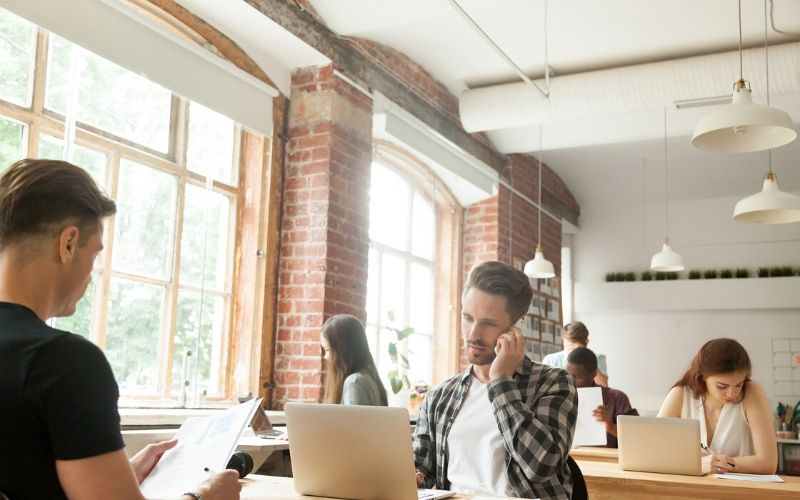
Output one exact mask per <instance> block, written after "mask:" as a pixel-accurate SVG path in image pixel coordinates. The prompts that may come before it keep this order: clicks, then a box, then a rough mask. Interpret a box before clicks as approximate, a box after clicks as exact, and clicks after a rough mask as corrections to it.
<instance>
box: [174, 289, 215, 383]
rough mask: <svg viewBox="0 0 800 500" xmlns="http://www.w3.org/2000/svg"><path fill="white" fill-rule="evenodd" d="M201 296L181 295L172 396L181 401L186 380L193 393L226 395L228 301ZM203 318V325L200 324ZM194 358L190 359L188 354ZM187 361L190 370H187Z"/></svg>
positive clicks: (182, 292)
mask: <svg viewBox="0 0 800 500" xmlns="http://www.w3.org/2000/svg"><path fill="white" fill-rule="evenodd" d="M200 297H201V296H200V293H198V292H191V291H187V290H181V291H180V293H179V294H178V317H177V323H176V325H175V348H174V354H173V355H172V394H173V396H175V397H180V390H181V386H182V382H183V380H184V369H185V370H186V371H185V373H186V377H187V378H188V380H189V381H190V384H189V386H188V390H189V391H190V392H191V393H194V392H195V391H197V392H196V393H199V392H202V391H204V390H205V391H207V394H208V395H209V396H220V395H222V388H223V385H222V382H223V375H224V374H223V373H222V372H223V369H224V364H223V356H222V353H223V347H224V346H223V338H224V325H225V300H224V299H223V298H222V297H218V296H209V295H206V296H204V297H203V300H202V307H201V302H200ZM200 318H202V325H201V324H199V323H200V322H201V321H200ZM187 351H191V352H192V355H191V356H190V357H188V358H187V357H186V352H187ZM184 360H186V366H185V367H184Z"/></svg>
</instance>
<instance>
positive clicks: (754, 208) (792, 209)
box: [733, 174, 800, 224]
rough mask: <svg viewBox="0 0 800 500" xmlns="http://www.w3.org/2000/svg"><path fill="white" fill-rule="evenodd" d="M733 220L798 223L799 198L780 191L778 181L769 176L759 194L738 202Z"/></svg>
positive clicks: (773, 176)
mask: <svg viewBox="0 0 800 500" xmlns="http://www.w3.org/2000/svg"><path fill="white" fill-rule="evenodd" d="M733 218H734V219H735V220H736V221H737V222H751V223H761V224H786V223H789V222H800V197H798V196H795V195H793V194H790V193H784V192H783V191H781V190H780V189H779V188H778V179H777V178H776V177H775V175H774V174H769V175H768V176H767V178H766V179H764V187H763V188H762V189H761V192H760V193H756V194H754V195H752V196H748V197H747V198H745V199H743V200H739V202H738V203H737V204H736V208H734V210H733Z"/></svg>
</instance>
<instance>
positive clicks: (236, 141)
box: [0, 25, 272, 407]
mask: <svg viewBox="0 0 800 500" xmlns="http://www.w3.org/2000/svg"><path fill="white" fill-rule="evenodd" d="M34 30H35V45H34V48H33V53H34V54H35V55H34V56H33V58H32V62H33V64H32V68H30V72H31V73H32V78H31V79H30V80H29V86H30V87H31V89H30V90H29V99H28V103H29V106H28V107H23V106H20V105H18V104H14V103H12V102H9V101H5V100H3V99H0V115H2V116H3V117H4V118H7V119H9V120H13V121H16V122H20V123H22V124H23V126H24V132H23V137H22V146H21V147H22V149H23V151H22V155H23V157H24V156H26V154H25V152H26V151H27V157H31V158H36V157H38V155H39V142H40V138H41V137H42V135H43V134H46V135H50V136H52V137H55V138H57V139H60V140H63V137H64V130H65V127H66V124H65V121H64V117H63V116H61V115H59V114H58V113H55V112H52V111H50V110H47V109H45V107H44V101H45V89H46V85H47V82H46V77H47V69H48V67H47V57H48V49H49V46H50V43H49V33H48V32H46V31H45V30H44V29H43V28H41V27H38V26H36V25H34ZM188 110H189V101H187V100H185V99H183V98H180V97H178V96H176V95H175V94H174V93H171V99H170V127H169V142H168V143H169V148H168V152H167V153H161V152H158V151H155V150H152V149H150V148H148V147H146V146H144V145H139V144H135V143H133V142H132V141H130V140H127V139H124V138H121V137H118V136H115V135H114V134H112V133H110V132H107V131H103V130H98V129H97V128H95V127H92V126H89V125H86V124H84V123H81V122H77V123H76V130H75V140H74V144H76V145H80V146H82V147H86V148H88V149H90V150H92V151H97V152H99V153H101V154H103V155H105V169H106V170H105V186H104V187H105V188H106V190H107V192H108V193H109V196H110V197H111V198H113V199H116V197H117V193H118V190H119V174H120V165H121V162H122V160H123V159H126V160H130V161H133V162H136V163H140V164H143V165H146V166H147V167H150V168H154V169H157V170H159V171H162V172H166V173H168V174H171V175H174V176H176V178H177V192H176V197H177V201H176V207H175V222H174V228H173V235H172V236H173V241H172V244H173V252H172V259H171V262H170V267H171V269H170V273H169V276H168V278H167V279H155V278H148V277H144V276H140V275H136V274H131V273H126V272H122V271H115V270H114V269H113V268H112V266H111V261H112V257H113V246H114V243H115V241H114V233H115V221H116V219H115V218H114V217H112V218H109V219H108V220H107V221H106V224H105V228H104V234H103V243H104V246H105V250H104V251H103V252H102V254H101V255H100V256H99V258H98V260H97V263H96V264H95V268H94V270H93V284H92V285H91V286H94V287H95V289H94V296H93V300H92V312H91V322H92V328H91V332H90V335H91V337H90V338H91V340H92V341H94V342H96V343H97V344H98V345H99V346H100V347H101V348H103V347H104V344H105V340H106V338H107V320H108V318H109V311H108V309H109V301H110V298H109V292H110V285H111V280H112V278H117V279H123V280H126V281H132V282H135V283H141V284H152V285H155V286H158V287H159V288H161V289H162V291H163V297H164V298H163V302H162V311H161V318H162V319H161V328H160V331H159V332H158V338H159V343H158V346H156V356H157V363H158V375H157V380H156V387H155V392H153V393H149V392H148V393H146V394H144V393H138V394H137V393H126V394H122V395H121V398H120V406H121V407H123V406H124V407H139V406H157V407H180V406H181V404H180V403H181V397H180V395H172V394H171V385H172V384H171V377H172V370H171V364H172V358H173V354H174V339H175V335H176V330H177V308H178V297H179V293H180V292H181V291H192V292H200V293H201V297H203V298H204V299H205V297H208V296H213V297H222V300H223V304H224V312H225V317H224V319H223V325H224V329H223V333H222V343H221V346H220V351H219V366H220V372H219V374H218V378H219V380H220V389H221V394H220V395H219V396H206V397H204V398H203V399H202V402H201V403H200V404H199V405H196V406H203V407H214V406H226V405H228V404H230V403H232V402H236V399H237V397H238V396H242V395H244V394H241V392H242V390H249V393H251V394H252V393H257V392H258V388H257V387H256V386H255V385H254V384H253V383H252V381H254V380H255V381H257V380H258V379H259V377H260V374H259V368H260V367H259V365H258V364H257V363H254V362H251V363H249V364H248V366H247V371H248V374H247V379H248V383H247V384H246V389H242V388H241V387H238V386H237V384H236V382H235V381H234V373H233V372H234V366H233V364H234V360H238V359H242V358H245V359H246V358H250V359H251V360H254V359H257V358H258V357H260V356H261V354H260V351H259V343H260V340H261V338H262V328H268V327H269V325H266V324H264V323H262V322H258V321H256V322H254V324H253V330H254V331H251V332H247V333H246V334H244V333H242V332H239V331H237V328H236V327H237V324H236V321H235V319H236V318H235V316H236V313H237V309H238V308H241V307H245V308H248V307H249V308H252V307H253V304H252V301H251V300H244V299H243V298H242V295H243V294H253V295H254V296H255V305H256V308H257V305H258V304H260V303H263V302H264V300H265V298H266V297H265V295H266V294H267V292H268V290H267V289H266V287H264V286H263V282H264V279H263V277H262V276H260V274H262V273H263V272H264V271H265V266H261V265H258V266H256V267H257V268H256V269H249V268H248V269H247V270H245V269H242V266H239V265H237V258H238V257H237V256H238V255H239V254H240V253H241V252H242V251H243V249H242V248H241V242H242V237H241V234H242V233H243V232H244V231H256V232H258V233H263V232H267V231H268V230H269V229H271V228H272V221H270V224H269V227H267V226H266V225H265V223H264V221H265V215H266V210H263V209H262V210H259V214H258V217H257V220H255V221H252V222H248V223H247V225H246V226H244V225H243V222H242V217H241V213H242V210H243V206H242V205H243V204H244V203H245V199H246V197H245V192H247V190H248V188H249V187H250V184H247V183H246V179H248V178H250V179H251V181H252V178H253V177H260V178H264V177H265V176H267V175H269V174H268V172H269V171H270V169H271V168H272V165H271V162H270V161H269V155H270V150H269V149H263V150H261V151H251V150H249V149H246V148H245V141H246V139H247V138H248V137H258V138H259V139H260V140H263V141H265V142H266V141H270V140H271V139H270V138H267V137H263V136H257V135H256V134H253V133H250V132H245V131H244V130H243V128H242V127H241V126H240V125H238V124H234V127H233V131H232V133H233V134H234V136H233V146H234V147H233V157H232V158H231V167H232V169H233V172H232V178H233V179H234V181H233V182H234V184H226V183H225V182H222V181H219V180H212V181H211V182H208V181H207V179H206V177H205V176H203V175H201V174H198V173H197V172H193V171H191V170H189V168H188V165H187V161H186V157H187V145H188V120H189V116H188V115H189V112H188ZM247 151H249V152H247ZM253 165H260V172H259V173H258V175H256V176H253V175H252V174H251V175H250V176H245V175H243V174H244V171H245V169H250V170H252V168H253ZM188 184H191V185H195V186H198V187H200V188H202V189H210V190H211V191H213V192H214V193H216V194H220V195H223V196H225V197H226V198H227V199H228V203H229V205H228V206H229V210H228V218H229V219H228V227H227V235H223V237H226V241H227V256H226V263H225V280H224V286H223V287H222V289H219V290H216V289H211V288H208V287H199V286H196V285H182V284H181V283H180V254H181V238H182V235H183V219H184V217H183V213H184V202H185V193H186V186H187V185H188ZM270 194H271V193H267V192H262V193H261V195H260V196H259V199H260V203H261V204H262V205H265V204H266V203H268V200H269V195H270ZM265 200H267V201H265ZM260 240H261V239H260V238H259V242H260ZM245 271H251V272H252V271H255V272H257V273H258V274H259V276H260V277H259V278H258V279H256V287H255V289H254V290H247V291H243V290H240V289H239V281H240V275H241V273H243V272H245ZM198 390H199V389H198ZM184 406H185V405H184Z"/></svg>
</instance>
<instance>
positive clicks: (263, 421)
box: [250, 405, 286, 439]
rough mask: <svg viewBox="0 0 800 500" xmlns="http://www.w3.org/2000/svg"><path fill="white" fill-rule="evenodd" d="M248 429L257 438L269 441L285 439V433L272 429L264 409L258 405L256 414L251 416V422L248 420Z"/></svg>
mask: <svg viewBox="0 0 800 500" xmlns="http://www.w3.org/2000/svg"><path fill="white" fill-rule="evenodd" d="M250 427H251V428H252V429H253V432H254V433H255V435H256V436H258V437H262V438H269V439H274V438H284V439H285V438H286V432H285V431H282V430H281V431H279V430H275V429H274V428H273V427H272V423H271V422H270V421H269V417H268V416H267V412H265V411H264V408H262V407H261V405H258V407H257V408H256V412H255V413H254V414H253V418H252V420H250Z"/></svg>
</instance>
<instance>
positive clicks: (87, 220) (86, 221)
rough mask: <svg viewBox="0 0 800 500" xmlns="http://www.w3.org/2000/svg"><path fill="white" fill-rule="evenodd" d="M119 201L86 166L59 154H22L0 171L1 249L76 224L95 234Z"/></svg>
mask: <svg viewBox="0 0 800 500" xmlns="http://www.w3.org/2000/svg"><path fill="white" fill-rule="evenodd" d="M116 211H117V206H116V204H115V203H114V201H113V200H111V199H109V198H108V197H107V196H105V194H103V192H102V191H101V190H100V188H98V187H97V184H96V183H95V182H94V180H92V178H91V177H90V176H89V174H88V173H86V171H85V170H83V169H81V168H80V167H77V166H75V165H73V164H71V163H68V162H65V161H59V160H36V159H30V158H28V159H25V160H20V161H18V162H16V163H14V164H13V165H11V166H10V167H9V168H8V170H6V172H5V173H4V174H3V175H2V177H0V249H2V248H5V247H6V246H7V245H9V244H11V243H13V242H14V241H16V240H19V239H22V238H25V237H28V236H42V235H46V234H48V233H52V234H57V233H58V232H59V231H61V230H62V229H63V228H64V227H66V226H67V225H71V224H74V225H76V226H78V228H79V229H80V231H81V235H82V237H81V239H80V241H81V242H85V239H84V238H83V236H88V235H91V234H94V231H96V230H97V229H98V228H99V225H100V223H101V222H102V219H103V218H104V217H108V216H111V215H114V213H116Z"/></svg>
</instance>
